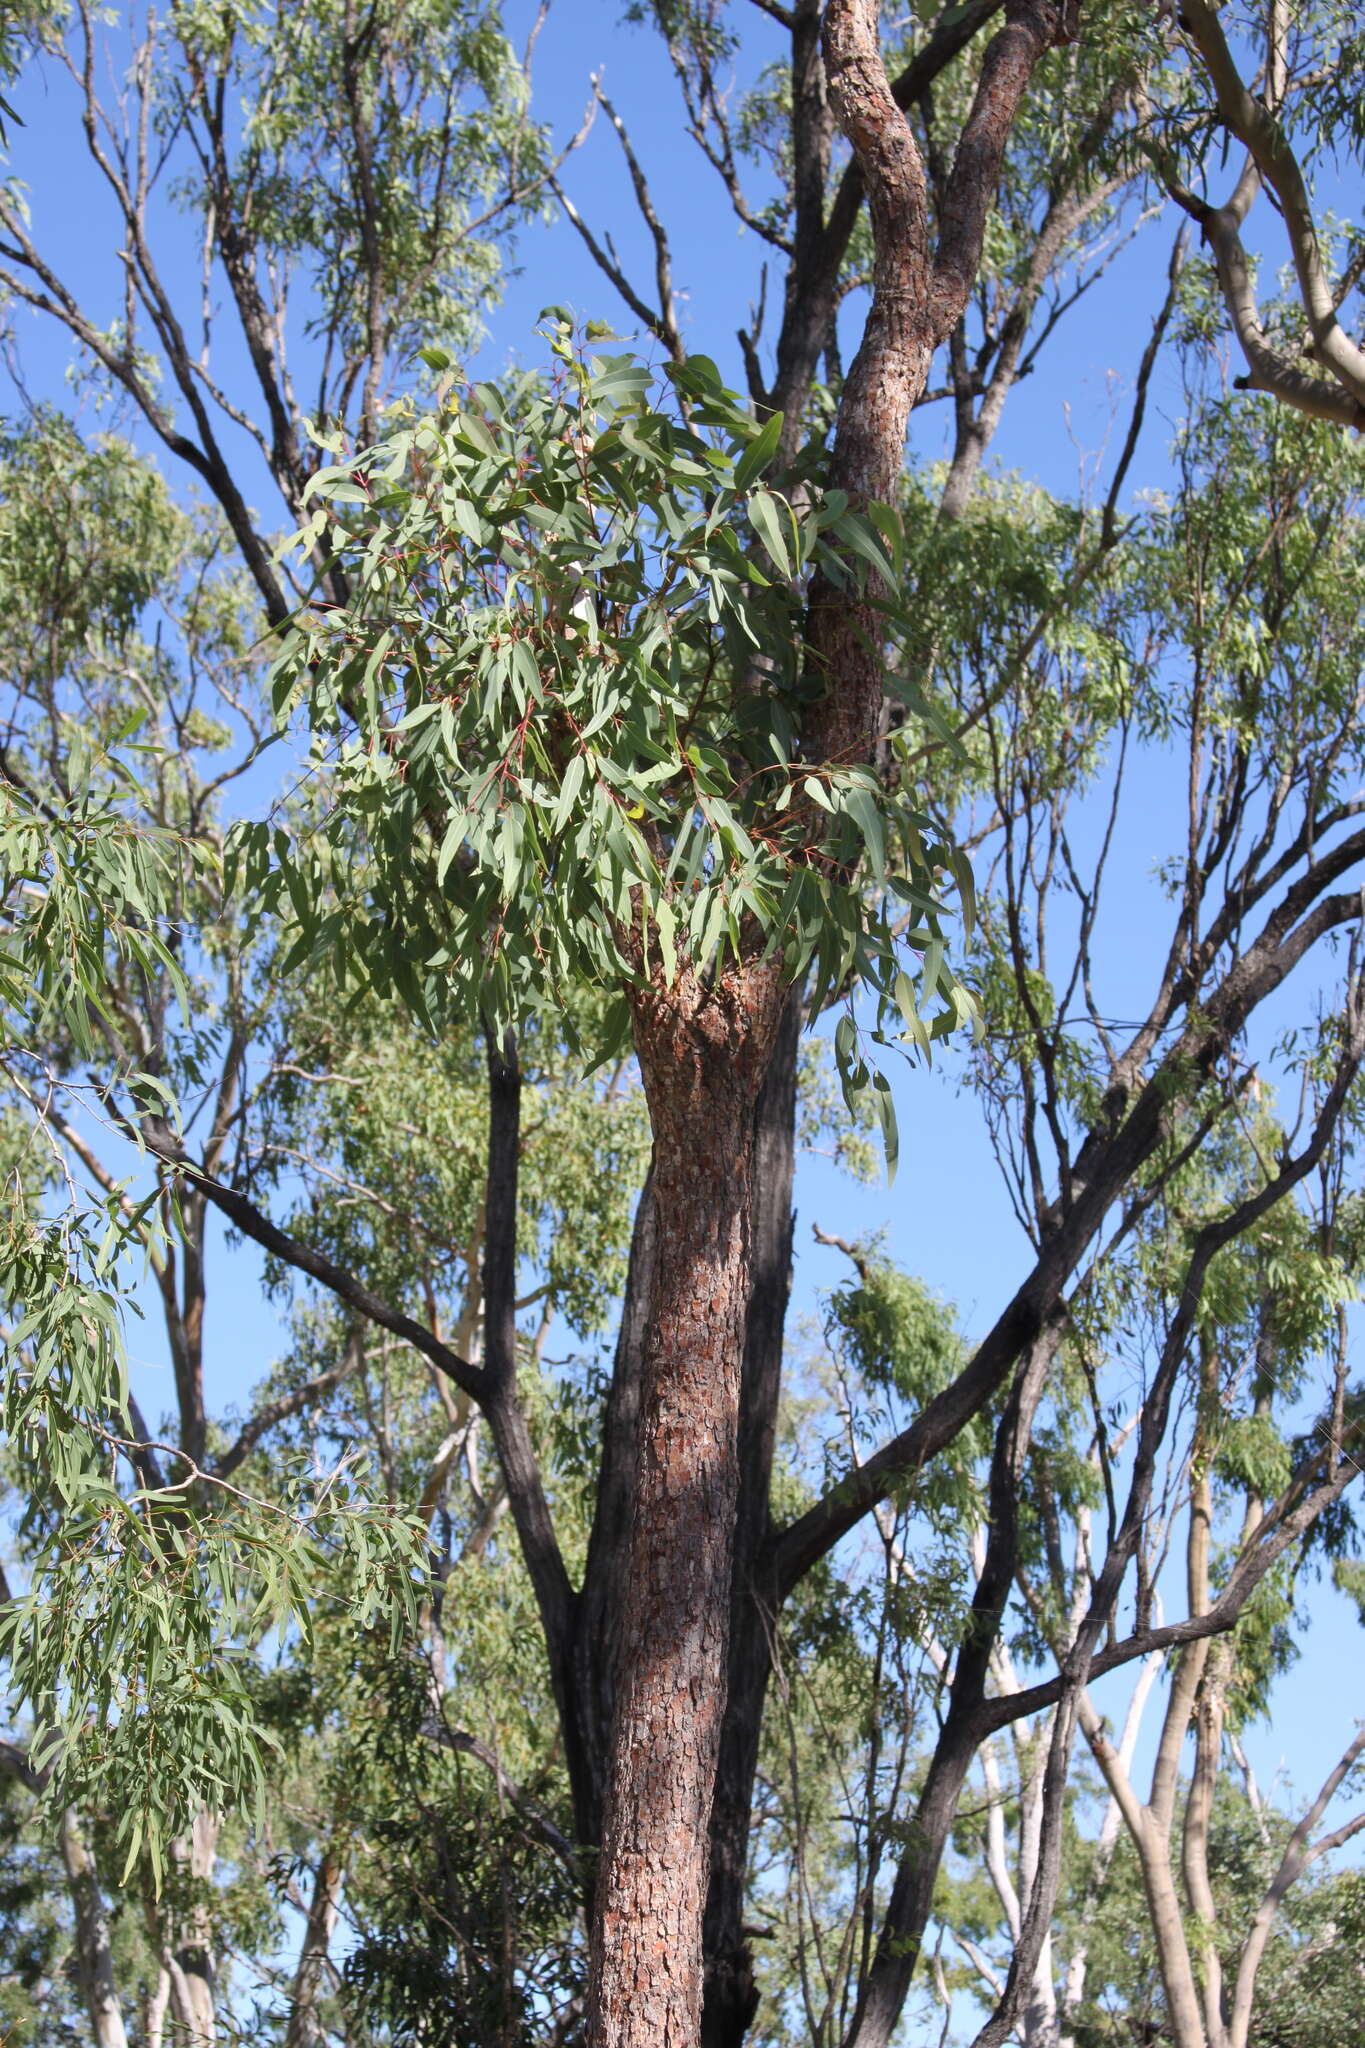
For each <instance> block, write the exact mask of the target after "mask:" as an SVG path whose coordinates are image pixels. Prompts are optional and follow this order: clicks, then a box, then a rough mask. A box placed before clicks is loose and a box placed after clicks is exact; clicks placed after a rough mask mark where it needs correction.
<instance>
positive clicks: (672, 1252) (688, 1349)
mask: <svg viewBox="0 0 1365 2048" xmlns="http://www.w3.org/2000/svg"><path fill="white" fill-rule="evenodd" d="M781 1003H782V993H781V989H780V986H779V983H778V977H777V971H776V969H775V968H774V967H772V966H769V967H766V968H763V969H750V970H748V971H747V972H744V971H741V970H738V969H736V970H732V971H731V972H729V973H728V974H721V975H719V976H718V977H717V978H716V981H715V984H714V985H713V986H711V987H709V988H708V987H705V986H704V985H703V984H702V983H701V982H700V981H699V980H698V978H697V977H696V976H694V975H693V974H691V973H685V974H683V975H681V976H680V977H679V979H678V981H677V983H675V985H674V986H673V987H672V988H671V989H657V988H656V989H654V990H652V991H650V992H648V993H647V994H643V995H641V996H640V997H638V998H637V1001H636V1014H635V1030H636V1044H637V1048H638V1051H639V1055H640V1065H641V1070H642V1073H643V1076H644V1083H645V1092H646V1097H647V1099H648V1102H649V1106H650V1117H651V1121H652V1124H653V1128H654V1174H653V1191H654V1207H655V1219H656V1227H657V1230H658V1251H657V1260H656V1264H655V1269H654V1284H653V1288H652V1292H651V1297H650V1307H649V1323H648V1331H647V1335H646V1340H645V1348H644V1360H643V1366H644V1371H643V1388H642V1400H641V1408H640V1423H639V1465H638V1472H637V1479H636V1488H635V1503H634V1519H633V1526H632V1530H631V1542H630V1552H629V1556H630V1570H629V1577H628V1581H627V1585H626V1596H625V1611H624V1614H623V1616H622V1624H621V1638H620V1654H619V1664H618V1673H617V1698H616V1711H615V1721H614V1727H613V1733H612V1745H611V1758H610V1767H609V1772H608V1778H607V1785H606V1812H605V1816H604V1828H603V1842H602V1855H601V1860H600V1864H599V1868H598V1876H597V1886H596V1896H595V1906H594V1913H593V1918H592V1929H591V1946H590V1974H589V1993H588V2015H589V2040H590V2042H591V2043H593V2048H693V2044H694V2043H695V2042H696V2039H697V2034H698V2028H699V2025H700V2018H701V2002H702V1941H701V1936H702V1911H703V1906H704V1903H705V1895H706V1882H707V1872H708V1862H709V1858H708V1827H709V1822H710V1814H711V1802H712V1794H713V1788H714V1784H715V1774H716V1759H717V1754H718V1750H719V1743H720V1730H721V1718H722V1714H723V1711H724V1704H725V1672H726V1652H727V1645H728V1636H729V1612H730V1593H731V1579H732V1563H733V1547H734V1524H735V1508H736V1500H737V1495H738V1485H739V1470H738V1459H737V1455H736V1451H737V1437H738V1424H739V1387H740V1364H741V1355H742V1350H743V1342H744V1320H745V1310H746V1306H747V1301H748V1287H749V1272H750V1227H749V1224H750V1217H749V1204H750V1176H751V1167H752V1160H753V1120H754V1104H755V1101H756V1098H757V1095H758V1090H759V1086H760V1084H761V1081H762V1078H763V1072H764V1068H765V1065H766V1062H767V1059H768V1056H769V1053H770V1050H771V1045H772V1040H773V1035H774V1031H775V1028H776V1024H777V1020H778V1017H779V1015H780V1011H781Z"/></svg>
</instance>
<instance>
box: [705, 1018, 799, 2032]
mask: <svg viewBox="0 0 1365 2048" xmlns="http://www.w3.org/2000/svg"><path fill="white" fill-rule="evenodd" d="M802 1017H803V1004H802V998H801V991H800V989H793V990H792V991H791V993H790V994H789V996H788V997H787V1003H786V1007H785V1009H784V1011H783V1013H782V1022H781V1024H780V1025H779V1027H778V1034H777V1043H776V1045H775V1047H774V1050H773V1056H772V1060H771V1063H770V1064H769V1067H768V1075H767V1079H766V1080H765V1081H764V1083H763V1088H762V1091H761V1093H760V1095H759V1099H758V1107H757V1110H756V1112H755V1117H754V1163H753V1196H754V1200H753V1224H752V1231H753V1250H752V1258H751V1264H752V1274H751V1282H750V1290H749V1312H748V1317H747V1319H746V1322H745V1329H744V1363H743V1369H742V1376H741V1381H740V1396H739V1499H738V1503H737V1506H736V1512H735V1554H734V1570H733V1577H732V1590H731V1601H730V1655H729V1670H728V1676H727V1683H726V1698H725V1720H724V1723H723V1725H722V1728H721V1739H720V1759H719V1763H718V1765H717V1770H716V1793H715V1801H714V1804H713V1806H712V1811H711V1879H710V1886H709V1889H708V1891H707V1897H706V1917H705V1921H704V1923H703V1946H704V1951H705V1957H706V1990H705V1996H704V1999H703V2004H702V2025H701V2040H702V2048H739V2043H740V2042H742V2041H743V2039H744V2036H745V2035H746V2033H747V2032H748V2030H749V2027H750V2025H751V2023H752V2021H753V2017H754V2013H755V2011H756V2010H757V2006H758V1986H757V1984H756V1983H755V1980H754V1966H753V1951H752V1949H751V1947H750V1944H749V1941H748V1939H747V1937H746V1935H745V1932H744V1894H745V1879H746V1875H747V1871H748V1861H749V1838H750V1833H751V1831H752V1826H753V1789H754V1778H755V1775H756V1773H757V1770H758V1746H759V1736H760V1733H761V1730H762V1725H763V1704H764V1700H765V1698H766V1696H767V1690H768V1678H769V1675H770V1673H771V1670H772V1648H771V1644H772V1631H773V1628H774V1626H775V1622H776V1615H777V1604H778V1603H777V1600H776V1597H775V1594H774V1590H773V1586H772V1584H771V1577H770V1574H769V1573H768V1572H767V1570H766V1564H765V1559H766V1550H767V1541H768V1536H769V1532H770V1523H771V1517H770V1508H769V1495H770V1487H771V1481H772V1466H773V1447H774V1443H775V1440H776V1434H777V1404H778V1398H779V1395H780V1393H781V1388H782V1345H783V1329H784V1324H785V1319H786V1312H787V1297H788V1294H789V1293H790V1291H791V1262H792V1230H793V1223H794V1215H793V1211H792V1179H793V1174H794V1171H795V1165H796V1065H797V1049H798V1046H799V1043H800V1035H801V1023H802Z"/></svg>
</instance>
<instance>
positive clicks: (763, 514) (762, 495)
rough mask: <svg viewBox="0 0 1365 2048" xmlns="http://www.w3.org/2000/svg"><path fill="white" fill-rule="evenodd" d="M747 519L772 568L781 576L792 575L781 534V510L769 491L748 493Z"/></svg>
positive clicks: (783, 537)
mask: <svg viewBox="0 0 1365 2048" xmlns="http://www.w3.org/2000/svg"><path fill="white" fill-rule="evenodd" d="M749 518H750V519H751V520H752V522H753V528H754V531H755V533H756V534H757V535H758V537H759V539H760V540H761V541H762V543H763V545H764V547H765V548H766V549H767V550H768V553H769V555H770V556H771V558H772V561H773V564H774V566H775V567H776V568H777V569H778V570H779V571H780V572H781V574H782V575H783V576H790V575H791V573H792V565H791V557H790V555H789V554H788V553H787V542H786V538H785V536H784V534H783V532H782V508H781V506H780V504H779V502H778V500H777V499H776V498H774V497H773V496H772V494H771V492H769V491H751V492H750V493H749Z"/></svg>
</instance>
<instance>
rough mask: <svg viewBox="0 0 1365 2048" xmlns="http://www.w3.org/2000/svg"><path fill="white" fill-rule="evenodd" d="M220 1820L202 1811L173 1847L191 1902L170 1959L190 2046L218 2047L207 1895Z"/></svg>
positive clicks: (179, 1908)
mask: <svg viewBox="0 0 1365 2048" xmlns="http://www.w3.org/2000/svg"><path fill="white" fill-rule="evenodd" d="M219 1825H220V1823H219V1821H218V1819H217V1818H216V1816H215V1815H213V1814H211V1813H209V1812H208V1811H207V1810H206V1809H204V1808H202V1807H201V1808H200V1810H199V1812H198V1813H197V1814H196V1815H195V1817H194V1824H193V1826H192V1827H191V1829H190V1832H189V1835H188V1837H183V1836H182V1837H180V1838H179V1839H177V1840H176V1841H175V1842H173V1843H172V1845H171V1855H172V1858H173V1860H174V1862H175V1863H176V1865H177V1866H178V1869H179V1873H180V1876H179V1883H180V1885H181V1886H183V1887H184V1890H185V1898H184V1899H183V1901H181V1902H178V1903H177V1905H176V1909H175V1919H174V1929H173V1935H172V1944H173V1945H172V1951H171V1955H170V1972H171V2001H172V2004H173V2005H174V2008H175V2014H176V2020H177V2022H178V2024H179V2027H180V2030H181V2036H182V2038H183V2040H184V2042H185V2048H212V2044H213V2042H214V2041H215V2040H216V2039H217V2027H216V2024H215V2020H214V1989H213V1980H214V1964H213V1935H212V1925H211V1922H210V1918H209V1911H208V1904H207V1897H206V1894H207V1891H208V1886H209V1882H210V1880H211V1878H212V1876H213V1865H214V1859H215V1857H216V1856H217V1853H218V1831H219Z"/></svg>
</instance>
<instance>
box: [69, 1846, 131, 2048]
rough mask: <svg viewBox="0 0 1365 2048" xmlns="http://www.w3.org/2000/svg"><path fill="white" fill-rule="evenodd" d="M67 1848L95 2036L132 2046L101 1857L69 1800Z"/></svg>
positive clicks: (84, 1993)
mask: <svg viewBox="0 0 1365 2048" xmlns="http://www.w3.org/2000/svg"><path fill="white" fill-rule="evenodd" d="M61 1850H62V1862H63V1864H64V1865H65V1868H66V1881H67V1884H68V1885H69V1887H70V1890H71V1904H72V1906H73V1908H74V1910H75V1915H76V1970H77V1974H78V1976H79V1978H80V1986H81V1997H82V1998H83V1999H84V2001H85V2009H86V2011H87V2012H88V2013H89V2015H90V2029H91V2039H92V2040H93V2042H94V2044H95V2048H128V2035H127V2032H126V2030H125V2028H124V2025H123V2009H122V2007H121V2006H120V2004H119V1996H118V1988H117V1986H116V1984H115V1982H114V1957H113V1950H112V1947H111V1945H110V1938H109V1911H108V1908H107V1907H106V1905H105V1903H104V1894H103V1893H102V1891H101V1890H100V1880H99V1872H98V1871H97V1870H96V1868H95V1859H94V1857H93V1856H92V1855H91V1853H90V1849H89V1846H88V1844H87V1842H86V1839H85V1835H84V1833H83V1832H82V1829H81V1824H80V1818H79V1816H78V1814H77V1812H76V1809H75V1808H74V1807H73V1806H68V1807H67V1809H66V1811H65V1812H64V1813H63V1815H62V1823H61Z"/></svg>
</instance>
